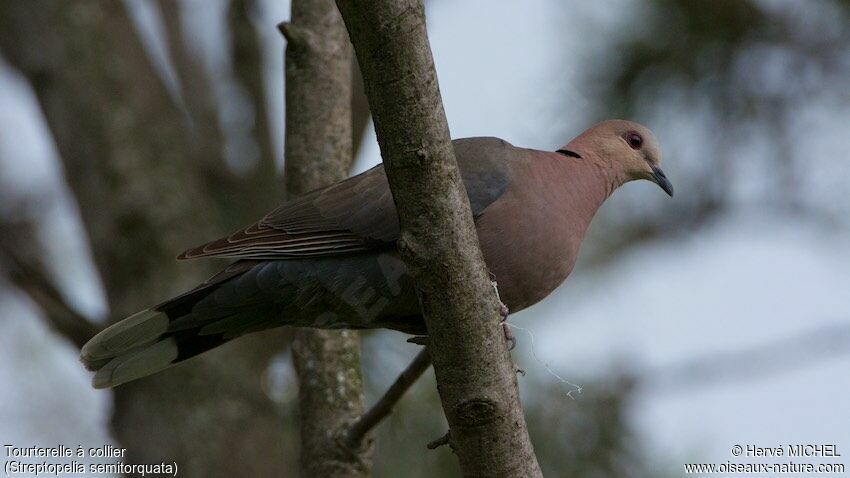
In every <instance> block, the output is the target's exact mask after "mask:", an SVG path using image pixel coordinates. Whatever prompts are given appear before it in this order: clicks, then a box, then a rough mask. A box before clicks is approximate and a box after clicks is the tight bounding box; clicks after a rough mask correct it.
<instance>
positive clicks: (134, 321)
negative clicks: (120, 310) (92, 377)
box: [80, 309, 168, 370]
mask: <svg viewBox="0 0 850 478" xmlns="http://www.w3.org/2000/svg"><path fill="white" fill-rule="evenodd" d="M167 329H168V316H167V315H166V314H164V313H162V312H158V311H156V310H152V309H148V310H143V311H141V312H139V313H137V314H133V315H131V316H130V317H128V318H126V319H124V320H122V321H121V322H118V323H116V324H114V325H112V326H110V327H107V328H106V329H105V330H103V331H101V332H100V333H99V334H97V335H95V336H94V337H93V338H92V339H91V340H89V341H88V342H87V343H86V344H85V345H84V346H83V349H82V351H81V352H80V358H81V359H82V361H83V364H84V365H85V366H86V368H87V369H89V370H98V369H100V368H101V367H102V366H103V364H104V361H108V360H111V359H113V358H115V357H117V356H118V355H120V354H122V353H124V352H127V351H129V350H133V349H136V348H139V347H143V346H145V345H150V344H152V343H154V342H156V340H157V339H158V338H159V337H161V336H162V334H164V333H165V332H166V330H167Z"/></svg>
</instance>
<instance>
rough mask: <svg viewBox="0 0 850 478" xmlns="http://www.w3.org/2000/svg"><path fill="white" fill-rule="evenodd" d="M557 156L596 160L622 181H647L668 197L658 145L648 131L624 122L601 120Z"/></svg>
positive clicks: (667, 184)
mask: <svg viewBox="0 0 850 478" xmlns="http://www.w3.org/2000/svg"><path fill="white" fill-rule="evenodd" d="M558 152H559V153H561V154H564V155H567V156H573V157H577V158H581V159H584V158H585V157H586V158H587V159H588V160H593V161H598V162H599V163H601V164H602V165H603V166H604V167H608V168H611V169H613V171H614V172H615V173H617V174H618V175H620V176H621V177H622V178H623V180H624V182H625V181H631V180H635V179H647V180H650V181H652V182H654V183H656V184H658V185H659V186H660V187H661V189H663V190H664V192H666V193H667V194H669V195H670V196H672V195H673V185H672V184H671V183H670V180H669V179H667V176H665V175H664V171H662V170H661V146H660V145H659V144H658V140H657V139H655V135H654V134H652V131H650V130H649V128H647V127H645V126H643V125H640V124H638V123H635V122H633V121H625V120H608V121H603V122H601V123H599V124H597V125H595V126H593V127H591V128H590V129H588V130H587V131H585V132H584V133H582V134H580V135H579V136H577V137H576V138H575V139H573V140H572V141H570V142H569V143H568V144H567V145H566V146H564V147H563V148H561V149H559V150H558Z"/></svg>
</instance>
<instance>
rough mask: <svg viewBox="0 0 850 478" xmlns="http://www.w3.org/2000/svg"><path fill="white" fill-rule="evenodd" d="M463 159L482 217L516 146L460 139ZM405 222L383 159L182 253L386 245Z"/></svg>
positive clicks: (322, 251) (275, 254) (236, 254)
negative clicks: (376, 164)
mask: <svg viewBox="0 0 850 478" xmlns="http://www.w3.org/2000/svg"><path fill="white" fill-rule="evenodd" d="M454 146H455V152H456V155H457V159H458V164H459V166H460V169H461V175H462V176H463V181H464V184H465V185H466V189H467V193H468V194H469V199H470V203H471V205H472V212H473V214H474V215H475V216H476V217H477V216H479V215H480V214H481V213H482V212H483V211H484V209H485V208H486V207H487V206H488V205H489V204H490V203H492V202H493V201H495V200H496V199H497V198H498V197H499V196H501V194H502V192H503V191H504V190H505V188H506V187H507V185H508V184H509V182H510V178H509V176H510V175H509V167H508V161H509V160H510V159H511V157H512V155H511V152H512V151H515V149H514V148H513V146H511V145H510V144H508V143H506V142H504V141H502V140H499V139H496V138H471V139H465V140H457V141H454ZM398 234H399V225H398V216H397V215H396V210H395V204H393V199H392V195H391V193H390V188H389V184H388V183H387V177H386V174H385V173H384V168H383V165H378V166H375V167H374V168H372V169H370V170H368V171H366V172H364V173H362V174H359V175H357V176H354V177H351V178H348V179H346V180H344V181H340V182H338V183H335V184H332V185H330V186H327V187H325V188H322V189H318V190H315V191H313V192H310V193H307V194H305V195H304V196H301V197H299V198H296V199H294V200H292V201H289V202H287V203H285V204H283V205H282V206H280V207H279V208H277V209H275V210H274V211H272V212H270V213H269V214H267V215H266V217H264V218H263V219H261V220H260V221H259V222H257V223H255V224H252V225H250V226H248V227H247V228H245V229H242V230H241V231H237V232H235V233H234V234H231V235H230V236H228V237H224V238H221V239H218V240H216V241H212V242H209V243H207V244H204V245H202V246H199V247H196V248H193V249H189V250H188V251H186V252H184V253H183V254H181V255H180V256H178V259H195V258H199V257H212V256H217V257H232V258H239V259H258V260H275V259H294V258H303V257H319V256H329V255H337V254H344V253H351V252H360V251H366V250H373V249H379V248H386V247H390V246H392V244H393V243H394V242H395V241H396V239H398Z"/></svg>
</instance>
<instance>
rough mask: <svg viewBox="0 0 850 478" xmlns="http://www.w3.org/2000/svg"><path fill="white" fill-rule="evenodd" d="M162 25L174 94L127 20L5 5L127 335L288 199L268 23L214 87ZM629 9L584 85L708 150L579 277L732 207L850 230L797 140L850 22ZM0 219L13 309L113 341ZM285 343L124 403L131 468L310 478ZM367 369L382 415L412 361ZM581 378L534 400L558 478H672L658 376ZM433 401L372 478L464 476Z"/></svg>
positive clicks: (598, 244) (30, 235)
mask: <svg viewBox="0 0 850 478" xmlns="http://www.w3.org/2000/svg"><path fill="white" fill-rule="evenodd" d="M145 3H146V4H147V7H148V8H152V9H153V11H154V12H155V13H156V14H157V15H159V14H161V15H162V17H161V18H162V20H163V22H162V25H163V29H162V31H159V32H158V34H159V35H160V37H161V38H160V39H161V40H162V41H163V42H164V45H166V51H167V55H168V57H169V58H170V64H171V66H172V69H173V74H174V79H175V81H169V80H168V78H169V77H168V75H166V74H164V73H163V71H161V68H160V67H159V66H158V65H159V63H157V62H156V61H153V59H152V54H151V47H150V46H149V45H146V44H145V43H144V41H143V38H144V37H143V36H140V35H139V34H138V31H139V28H138V20H136V21H134V20H133V18H131V16H130V15H128V10H127V9H125V4H124V3H122V2H119V1H111V0H77V1H74V2H51V1H47V0H44V1H35V0H33V1H22V0H21V1H19V0H9V1H3V2H0V53H2V55H3V57H4V59H5V60H6V61H7V62H9V63H10V64H11V65H12V66H13V67H14V68H16V69H17V70H18V71H20V72H21V73H22V74H23V75H24V76H25V77H26V79H27V80H28V81H29V83H30V85H31V86H32V88H33V89H34V91H35V93H36V95H37V98H38V101H39V105H40V107H41V111H42V113H43V114H44V116H45V118H46V120H47V123H48V125H49V128H50V133H51V134H52V137H53V141H55V143H56V146H57V149H58V151H59V154H60V156H61V159H62V165H63V170H64V174H65V179H66V180H67V183H68V185H69V186H70V189H71V190H72V191H73V193H74V198H75V200H76V201H77V203H78V205H79V208H80V212H81V217H82V222H83V224H84V226H85V231H86V234H87V236H88V240H89V241H90V245H91V250H92V251H93V257H94V261H95V263H96V265H97V269H98V272H99V274H100V276H101V279H102V281H103V284H104V287H105V290H106V294H107V298H108V302H109V305H110V317H112V318H115V319H118V318H121V317H124V316H126V315H128V314H129V313H132V312H135V311H136V310H138V309H140V308H143V307H145V306H149V305H150V304H151V302H155V301H156V300H158V299H160V298H165V297H169V296H171V295H174V294H176V293H179V292H181V291H183V290H186V289H187V288H189V287H191V286H193V285H194V284H195V283H197V282H198V281H199V280H201V279H203V278H205V276H206V275H208V274H210V273H211V272H213V271H215V270H216V269H217V268H218V267H220V266H221V264H220V263H213V264H209V263H195V262H193V263H182V264H179V265H178V264H177V263H176V262H175V261H174V260H173V258H174V256H175V255H176V254H177V253H178V252H180V251H182V250H183V249H184V248H186V247H188V246H191V245H196V244H199V243H201V242H203V241H204V240H206V239H209V238H211V237H217V235H218V234H222V233H225V232H228V231H230V230H233V229H234V228H235V227H237V226H243V225H245V224H247V223H249V222H252V221H253V220H255V219H256V218H257V217H260V216H261V215H262V214H263V213H265V212H266V211H267V210H269V209H271V208H272V207H273V206H274V205H275V204H276V203H277V201H278V200H279V198H280V197H281V195H280V190H281V189H280V187H279V186H280V184H282V183H281V181H280V177H279V173H280V170H281V169H280V168H279V167H276V164H275V152H276V151H275V148H276V146H275V144H276V143H275V142H274V141H273V140H272V138H273V137H275V136H280V135H282V131H271V126H270V124H271V123H270V121H269V115H268V111H269V110H270V108H271V105H270V100H269V98H271V97H272V95H270V94H269V93H268V91H267V88H268V85H264V82H263V74H262V67H263V57H262V54H261V50H260V46H261V45H260V42H259V40H258V37H257V31H256V28H255V25H254V24H253V23H252V21H251V15H252V12H253V13H256V12H257V11H258V10H257V9H258V5H257V2H255V1H252V0H233V1H228V2H225V3H226V6H227V7H226V11H227V15H226V17H225V19H226V22H225V29H224V30H225V33H224V37H223V38H222V39H221V41H222V45H223V46H224V49H225V51H224V52H220V53H221V54H222V56H223V57H224V59H225V60H224V61H223V63H222V64H221V65H217V66H215V67H211V66H210V65H209V64H207V63H205V62H204V61H203V59H202V58H201V57H200V55H199V54H198V45H197V40H194V42H193V41H192V40H191V37H192V34H191V32H187V31H186V24H187V22H186V21H185V16H186V15H192V14H195V13H197V12H195V11H194V10H193V9H203V8H205V7H206V5H205V4H200V3H199V2H195V3H190V2H176V1H171V0H159V1H153V0H148V1H147V2H145ZM566 3H569V2H566ZM629 8H630V10H629V11H630V12H631V13H630V15H633V18H632V20H633V21H634V22H635V23H636V24H638V25H640V28H625V29H622V30H621V31H617V32H599V34H600V35H606V36H607V37H610V38H613V41H611V43H610V45H608V46H607V47H606V48H607V49H606V51H605V52H604V55H603V56H602V58H604V60H602V61H598V62H597V63H593V64H586V65H584V68H583V72H584V75H585V84H586V85H588V86H587V87H588V91H590V92H591V96H592V97H593V98H594V104H595V105H596V106H595V110H597V113H596V114H597V116H598V117H600V118H601V117H617V116H620V117H630V118H635V119H638V120H644V119H645V118H653V119H655V122H657V123H665V122H666V123H671V122H685V123H690V122H691V120H693V121H692V122H693V123H694V124H698V125H699V126H698V128H700V131H697V132H695V133H694V134H693V135H690V136H688V138H697V141H696V142H692V143H680V142H676V140H675V138H673V139H672V141H670V143H671V144H669V146H668V144H667V143H666V142H665V155H666V158H667V159H668V160H671V159H672V160H673V161H669V162H668V163H667V164H669V165H670V171H668V173H670V176H671V177H672V179H673V181H674V183H675V184H676V187H677V198H676V201H675V204H674V203H672V202H669V203H665V204H662V203H661V199H660V198H658V199H657V202H656V198H643V197H641V200H640V201H631V202H621V203H620V204H621V206H622V207H620V208H618V209H617V210H612V209H608V210H606V211H605V214H603V215H602V216H601V217H600V218H598V220H597V224H595V225H594V228H593V229H592V234H593V236H592V237H591V238H589V239H588V241H587V242H588V246H589V247H587V249H586V252H587V253H588V254H589V255H588V257H587V258H586V259H583V262H582V264H580V265H581V267H586V268H593V267H599V266H601V265H602V264H605V263H608V262H610V261H612V260H613V259H615V258H617V257H621V256H622V254H623V253H624V252H626V251H628V250H629V249H630V248H634V247H635V246H636V245H637V244H639V243H640V242H641V241H648V240H650V239H653V238H655V237H657V236H659V235H673V234H683V233H685V232H692V231H695V230H699V228H700V227H702V226H704V225H705V224H707V223H709V222H710V221H711V220H712V219H714V218H716V217H717V216H718V215H720V214H723V213H725V212H727V211H728V210H729V209H731V207H732V206H733V205H734V203H735V201H742V200H746V201H749V202H753V203H755V204H758V205H761V206H763V207H770V208H780V209H783V210H788V211H791V214H800V213H802V212H805V213H806V214H810V215H813V216H817V217H819V218H820V220H823V221H825V222H832V221H838V220H846V217H845V216H846V215H847V213H848V212H850V208H848V207H847V206H846V204H845V205H837V204H834V203H833V202H831V200H832V198H834V197H835V196H834V195H833V196H828V195H818V194H815V193H816V192H817V191H812V190H811V188H808V187H807V186H808V184H809V183H808V178H809V176H810V174H811V171H812V170H813V167H812V161H815V160H816V158H811V157H809V156H808V154H809V150H807V149H806V148H809V145H807V144H805V143H804V142H801V141H799V138H800V133H799V128H800V125H801V124H806V123H805V122H804V121H805V120H806V119H807V118H808V116H806V115H807V114H809V113H807V111H808V108H810V107H811V106H812V105H814V104H827V105H837V106H835V107H837V108H846V107H847V105H848V104H850V88H848V85H850V82H848V81H847V78H848V77H850V75H849V74H848V73H849V72H850V64H848V62H847V60H846V55H845V53H846V50H847V45H850V2H847V1H843V0H832V1H827V0H824V1H822V2H803V1H798V2H784V3H781V2H769V1H754V0H720V1H711V2H704V1H693V0H658V1H653V2H641V3H636V4H630V7H629ZM131 10H132V9H131ZM281 20H282V19H281ZM281 50H282V49H281ZM355 81H356V80H355ZM824 85H841V86H839V87H838V88H835V87H833V88H826V87H824ZM271 87H273V88H281V85H272V86H271ZM355 103H356V105H355V109H354V113H355V114H354V116H355V119H354V121H355V123H357V124H356V126H355V127H354V132H355V133H354V134H355V148H356V147H357V144H358V143H359V141H360V137H361V136H362V134H361V133H362V131H363V128H364V127H365V125H366V121H367V118H368V114H367V112H365V107H366V106H365V103H363V101H362V97H357V98H355ZM567 106H569V105H567ZM848 124H850V121H848ZM696 127H697V126H694V128H696ZM662 140H663V139H662ZM692 141H693V140H692ZM754 150H758V151H764V150H766V151H768V152H769V153H768V154H766V155H765V157H769V158H771V161H772V162H773V163H772V164H769V165H766V168H767V169H769V170H771V171H775V174H773V175H771V176H770V181H769V183H770V184H769V185H768V186H753V185H752V184H750V183H749V182H747V177H748V175H749V174H751V173H752V171H753V165H752V164H751V163H748V162H743V161H740V159H741V156H742V155H744V154H746V153H747V152H748V151H754ZM677 156H678V157H677ZM679 157H681V158H686V157H687V158H697V160H694V159H692V160H689V161H677V160H678V159H679ZM665 169H667V166H666V165H665ZM678 191H687V194H678ZM639 193H640V192H639V191H638V192H633V191H624V192H623V194H639ZM618 194H619V193H618ZM0 200H2V201H3V202H5V203H7V204H11V203H15V204H18V203H26V204H24V205H23V206H21V207H14V208H13V207H7V208H3V210H2V211H3V213H4V214H5V215H6V217H4V218H2V221H0V222H2V228H0V232H2V241H1V242H2V244H0V245H2V253H3V254H2V259H3V260H2V262H0V266H2V269H0V271H1V272H2V273H3V275H4V276H5V277H6V278H7V279H8V282H6V283H4V284H2V285H3V287H9V286H10V285H11V284H14V285H15V286H16V287H17V288H19V289H20V290H22V291H24V292H27V293H28V295H29V296H30V297H31V298H32V299H33V301H34V302H35V303H36V304H38V305H39V306H41V307H42V309H43V313H44V316H45V317H46V319H47V320H48V321H49V322H50V323H52V324H53V325H54V327H55V328H56V329H57V330H58V331H59V332H60V333H63V334H64V335H65V336H67V337H68V338H69V340H72V341H74V342H75V343H76V344H77V345H80V340H81V337H82V336H84V335H85V334H86V333H89V332H90V331H91V330H93V329H94V328H95V325H93V324H91V323H88V322H86V320H87V319H85V318H84V317H81V316H79V314H75V312H74V310H73V307H68V306H66V305H64V306H63V305H62V304H61V302H62V294H61V293H60V292H58V291H57V290H56V286H53V285H52V280H51V278H50V277H49V274H48V273H47V272H44V271H48V270H50V267H49V264H45V263H44V258H45V255H44V254H43V253H42V251H40V250H39V239H43V238H37V237H36V235H37V234H36V232H34V231H35V229H37V228H35V227H34V226H33V224H34V223H37V222H38V221H41V220H43V217H42V211H40V210H39V208H38V201H37V200H36V198H24V199H23V200H22V199H20V198H13V197H7V195H6V194H5V193H4V194H3V195H2V196H0ZM638 211H639V213H638ZM842 218H844V219H842ZM13 231H14V233H13ZM50 240H60V239H57V238H51V239H50ZM57 304H58V305H57ZM287 334H288V332H287V331H286V330H281V331H272V332H270V333H264V334H260V335H257V334H254V335H252V336H250V337H246V338H243V339H240V340H238V341H235V342H232V343H230V344H228V345H227V346H225V347H221V348H220V349H217V350H216V351H214V352H212V353H209V354H206V355H205V356H203V358H200V359H198V360H193V361H192V362H191V363H190V364H189V365H186V366H179V367H175V368H172V369H170V370H168V371H167V372H165V373H162V374H158V375H155V376H152V377H150V378H147V379H145V380H142V381H139V382H136V383H132V384H128V385H126V386H123V387H119V388H118V389H116V390H115V391H114V401H115V405H114V410H113V415H112V420H111V424H110V426H111V433H112V434H113V435H114V436H115V438H116V439H117V440H118V441H119V442H120V443H121V446H124V447H126V448H127V449H128V453H129V456H128V462H159V461H162V460H166V461H171V460H173V461H177V462H178V464H179V465H180V473H181V475H183V476H234V475H235V476H242V475H252V476H274V475H277V476H297V474H298V467H297V454H298V446H297V444H298V431H297V409H296V408H297V407H296V404H295V395H297V394H294V393H292V391H291V390H282V389H279V388H275V386H274V384H273V383H272V382H274V380H270V379H269V374H268V373H267V369H268V367H269V362H270V360H272V359H273V358H275V359H276V363H278V364H279V363H280V362H281V359H280V357H281V356H282V355H281V353H286V352H285V349H286V344H287V343H288V337H287ZM387 337H390V338H392V339H393V340H396V339H398V336H395V335H390V336H382V340H384V342H387ZM398 340H400V339H398ZM565 340H569V338H565ZM369 344H371V345H372V346H373V347H374V348H381V347H384V348H385V347H389V346H388V345H386V344H383V343H380V342H379V341H378V340H373V341H371V342H369ZM368 349H369V345H368V344H367V346H366V348H365V349H364V370H365V371H366V381H367V383H366V385H367V387H368V388H369V390H368V394H369V396H371V397H372V398H374V396H375V395H377V394H378V393H380V391H381V390H383V388H385V387H386V384H387V383H388V381H389V380H391V377H390V375H391V373H390V372H391V371H392V370H400V369H401V367H402V365H403V364H402V363H401V362H402V361H403V359H404V358H405V356H406V353H401V354H397V355H395V356H393V357H392V358H393V359H394V360H396V361H399V363H394V364H393V366H395V368H393V366H387V363H386V362H385V361H383V362H382V359H386V354H383V355H382V354H370V353H369V350H368ZM405 350H407V349H405ZM409 352H410V354H412V352H413V349H410V350H409ZM284 362H285V361H284ZM280 368H281V367H276V368H275V370H278V372H279V371H280V370H279V369H280ZM283 368H286V365H284V366H283ZM569 368H570V369H571V370H570V372H572V373H573V375H576V376H580V375H581V372H580V364H578V365H575V364H570V367H569ZM376 370H377V371H382V372H381V373H378V372H375V371H376ZM272 375H273V374H272ZM584 378H585V380H584V381H583V382H582V383H583V385H584V392H583V393H582V394H579V395H577V396H576V397H575V400H571V399H570V398H568V397H565V396H564V392H563V390H561V387H560V385H561V384H560V383H557V382H556V381H555V380H553V379H551V377H550V378H549V379H548V380H547V379H544V380H542V381H541V380H540V379H533V378H531V377H527V378H526V379H524V380H523V382H524V383H523V384H524V387H525V390H524V394H526V395H528V394H529V393H530V394H531V395H532V396H531V397H529V398H525V399H524V403H525V407H526V413H527V415H528V421H529V428H530V430H531V433H532V438H533V440H534V444H535V449H536V452H537V456H538V458H539V460H540V464H541V466H542V467H543V471H544V474H545V475H546V476H600V477H602V476H611V477H614V476H616V477H622V476H644V477H649V476H652V477H657V476H664V475H666V474H667V473H664V472H663V471H658V470H664V469H666V468H665V467H666V466H667V463H666V462H665V457H654V456H653V457H651V458H650V457H648V456H646V455H645V452H644V450H642V448H641V447H640V443H637V442H636V440H635V438H634V434H633V433H632V431H631V429H630V425H629V423H628V421H627V420H626V418H625V417H626V415H627V411H628V409H629V407H630V406H631V405H632V403H633V402H632V401H633V399H634V395H635V389H636V387H639V386H641V383H642V382H644V381H645V380H646V376H645V375H640V374H638V373H636V372H635V371H632V370H623V371H618V372H616V373H611V374H610V375H606V376H598V377H584ZM421 382H422V383H419V384H418V385H417V386H416V387H414V388H413V389H412V390H411V392H410V393H409V394H408V396H407V397H406V398H405V399H404V400H403V401H402V402H401V403H400V404H399V406H398V407H397V409H396V411H395V413H394V414H393V415H392V416H390V418H389V419H388V420H387V421H386V423H385V424H382V425H381V426H380V427H379V428H378V430H377V440H376V452H375V466H374V474H375V476H387V477H391V476H392V477H394V476H406V477H407V476H409V477H416V476H422V477H425V476H429V477H430V476H456V475H457V473H458V471H457V465H456V464H455V460H454V458H453V457H452V456H451V451H450V450H449V449H448V447H442V448H440V449H438V450H435V451H427V450H425V449H424V447H425V444H426V443H428V442H429V441H431V440H433V439H435V438H437V437H439V436H440V435H442V434H443V433H444V431H445V421H444V418H443V416H442V412H441V410H440V407H439V400H438V398H437V394H436V390H435V388H434V386H433V375H432V374H430V375H428V378H427V379H425V380H422V381H421ZM553 382H554V383H553ZM532 390H533V392H532Z"/></svg>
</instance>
